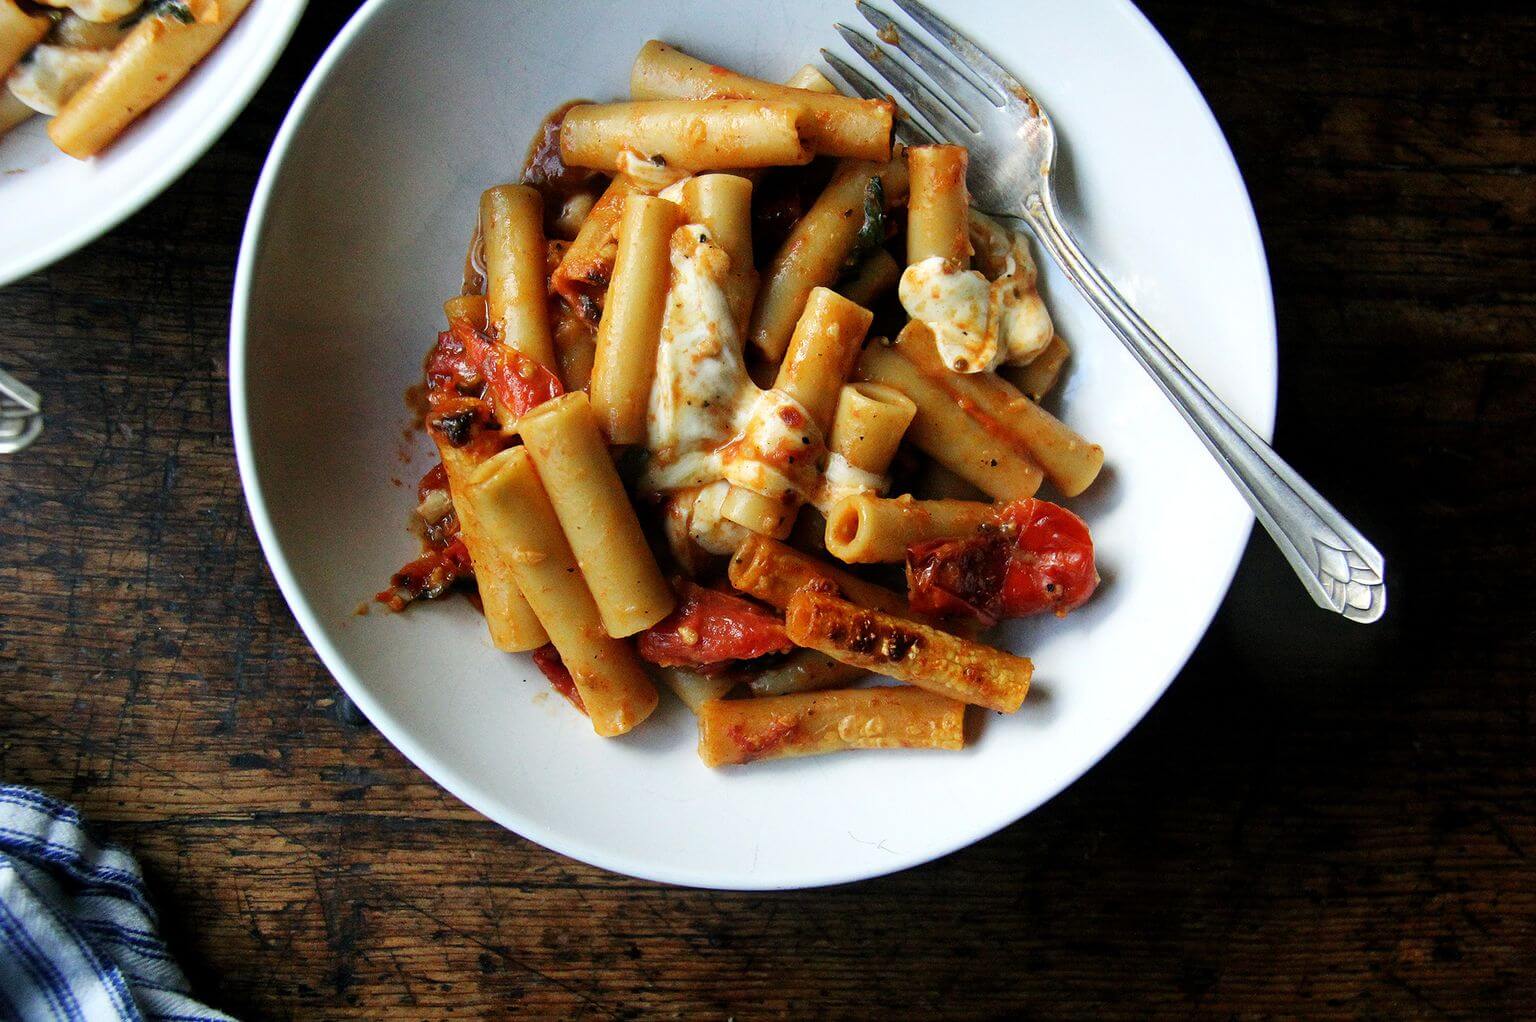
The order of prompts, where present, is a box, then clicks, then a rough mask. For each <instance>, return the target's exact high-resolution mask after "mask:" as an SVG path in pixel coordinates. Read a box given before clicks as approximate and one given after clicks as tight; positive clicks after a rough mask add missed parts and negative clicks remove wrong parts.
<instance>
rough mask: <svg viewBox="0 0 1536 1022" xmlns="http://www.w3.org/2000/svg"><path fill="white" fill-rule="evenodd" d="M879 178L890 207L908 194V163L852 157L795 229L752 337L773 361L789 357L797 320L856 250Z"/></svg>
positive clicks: (770, 274) (768, 279)
mask: <svg viewBox="0 0 1536 1022" xmlns="http://www.w3.org/2000/svg"><path fill="white" fill-rule="evenodd" d="M874 177H878V178H880V181H881V188H882V191H883V194H884V196H885V204H886V207H887V208H889V207H891V206H892V205H895V204H897V203H899V202H900V201H901V200H903V199H905V198H906V194H907V161H906V160H905V159H902V158H901V157H897V158H896V159H894V160H892V161H890V162H889V163H883V164H882V163H865V162H862V161H858V160H846V161H844V162H843V163H841V164H840V165H839V166H838V168H837V170H836V171H834V172H833V174H832V180H831V181H829V182H828V183H827V187H826V188H825V189H824V190H823V191H822V193H821V195H820V196H818V197H817V199H816V201H815V203H813V204H812V205H811V208H810V209H808V210H806V213H805V215H804V216H803V217H801V218H800V219H799V220H798V221H797V222H796V223H795V226H794V228H793V229H792V230H790V232H789V237H788V238H786V239H785V241H784V244H783V245H782V246H781V247H780V248H779V251H778V253H777V254H776V255H774V257H773V261H772V262H771V263H770V264H769V266H768V271H767V273H766V274H764V277H763V287H762V292H761V293H760V294H759V295H758V297H757V307H756V308H754V309H753V310H752V325H751V327H750V328H749V330H748V331H747V338H748V340H749V341H750V342H751V344H752V345H753V346H754V347H755V348H757V350H758V351H759V352H760V353H761V354H762V356H763V357H764V358H765V359H767V360H768V361H769V362H777V361H779V359H781V358H783V357H784V352H785V350H786V349H787V348H788V347H789V339H790V337H791V335H793V334H794V332H795V323H796V322H797V321H798V320H799V319H800V313H801V312H802V311H803V310H804V309H805V301H806V299H807V298H808V297H809V296H810V293H811V291H812V290H813V289H815V288H818V287H831V286H832V284H834V283H835V282H836V281H837V276H838V274H839V273H841V272H842V269H843V264H844V263H846V262H847V261H848V256H849V255H850V254H851V253H852V252H853V248H854V245H855V244H856V243H857V241H858V237H859V229H860V228H861V227H862V226H863V224H864V199H865V195H866V192H867V191H868V189H869V182H870V179H871V178H874Z"/></svg>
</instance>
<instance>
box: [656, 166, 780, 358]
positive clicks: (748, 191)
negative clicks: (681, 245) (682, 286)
mask: <svg viewBox="0 0 1536 1022" xmlns="http://www.w3.org/2000/svg"><path fill="white" fill-rule="evenodd" d="M683 209H684V210H685V211H686V213H687V218H688V219H687V222H688V223H690V224H699V225H701V226H702V227H704V228H705V229H706V230H707V231H708V232H709V240H710V241H712V242H714V243H715V244H716V245H719V246H720V247H721V248H723V249H725V254H726V255H728V256H730V258H731V271H730V274H729V276H727V277H726V278H725V294H726V297H727V298H728V299H729V300H730V303H731V316H732V317H733V318H734V319H735V320H736V328H737V329H738V330H739V331H741V332H742V334H743V335H745V332H746V329H747V323H748V321H749V319H750V318H751V316H752V301H753V299H754V298H756V297H757V270H756V269H755V268H754V267H753V265H752V182H751V181H749V180H747V179H746V178H744V177H740V176H738V175H735V174H700V175H699V176H697V177H691V178H689V179H688V180H687V181H685V182H683ZM662 262H663V265H665V262H666V260H665V259H663V260H662Z"/></svg>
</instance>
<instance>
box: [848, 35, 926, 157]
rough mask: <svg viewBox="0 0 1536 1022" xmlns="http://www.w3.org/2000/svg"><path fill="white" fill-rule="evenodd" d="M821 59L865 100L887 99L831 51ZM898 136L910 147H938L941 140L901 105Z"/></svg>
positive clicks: (897, 127) (898, 109) (875, 86)
mask: <svg viewBox="0 0 1536 1022" xmlns="http://www.w3.org/2000/svg"><path fill="white" fill-rule="evenodd" d="M821 58H822V59H823V60H825V61H826V62H827V63H828V64H831V65H832V70H834V71H836V72H837V75H838V77H839V78H841V79H842V80H843V81H845V82H847V83H848V87H849V88H850V89H852V90H853V91H854V92H856V93H858V94H859V95H860V96H863V97H864V98H865V99H885V98H886V97H887V96H888V95H889V93H887V92H886V91H885V90H884V89H882V88H880V87H879V86H878V85H876V84H875V83H874V82H872V81H870V80H869V79H868V78H866V77H865V76H864V74H863V73H862V72H860V71H857V70H855V69H854V67H853V65H851V64H849V63H848V62H847V61H846V60H844V59H843V58H842V57H839V56H838V55H837V54H835V53H833V52H832V51H830V50H825V49H824V50H822V51H821ZM896 134H897V135H898V136H899V137H900V138H901V140H902V141H903V142H905V143H907V144H908V145H938V144H939V140H938V139H936V138H934V137H933V135H932V134H930V133H929V131H928V129H927V128H925V127H923V126H922V125H921V124H919V123H918V122H917V120H916V119H915V118H914V117H913V116H912V115H911V114H910V113H908V112H907V108H906V107H904V106H902V105H901V104H900V103H897V104H896Z"/></svg>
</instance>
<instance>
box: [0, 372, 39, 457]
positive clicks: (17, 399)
mask: <svg viewBox="0 0 1536 1022" xmlns="http://www.w3.org/2000/svg"><path fill="white" fill-rule="evenodd" d="M42 431H43V399H42V398H41V397H39V396H38V394H37V391H35V390H33V389H32V388H31V387H29V386H27V385H26V384H25V383H22V382H21V381H20V380H18V379H16V377H14V376H12V375H11V374H10V373H8V372H6V371H5V370H4V369H0V454H15V453H16V452H17V451H19V450H21V449H22V448H24V447H26V446H28V445H29V444H31V443H32V441H34V440H36V439H37V437H38V434H40V433H42Z"/></svg>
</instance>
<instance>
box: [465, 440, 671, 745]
mask: <svg viewBox="0 0 1536 1022" xmlns="http://www.w3.org/2000/svg"><path fill="white" fill-rule="evenodd" d="M470 486H471V488H472V489H474V490H476V491H478V492H477V495H476V500H477V504H476V506H477V508H478V509H479V510H480V512H481V514H480V520H481V523H482V524H483V525H484V527H485V529H486V532H487V534H488V535H489V536H490V537H491V543H492V547H493V549H494V556H495V557H496V558H497V559H499V560H500V561H502V562H505V563H506V564H508V565H510V566H511V570H512V573H513V575H514V576H515V577H516V579H517V582H518V585H519V586H520V587H521V588H522V591H523V595H525V596H526V597H527V598H528V602H529V603H530V604H531V605H532V606H533V611H534V613H535V614H536V615H538V618H539V622H540V623H541V624H542V625H543V626H544V630H545V631H546V632H548V633H549V639H550V641H551V642H553V643H554V644H555V649H556V650H557V651H558V652H559V653H560V659H562V660H563V661H565V666H566V669H567V670H569V671H570V672H571V680H572V681H573V682H575V684H576V691H577V692H578V693H580V695H581V701H582V704H583V705H584V706H585V707H586V708H587V716H588V717H590V718H591V720H592V730H593V731H596V732H597V733H598V734H600V735H602V736H604V737H605V738H607V737H613V736H614V735H621V734H623V733H624V732H626V731H628V730H630V729H631V728H633V727H634V726H635V725H637V724H639V723H640V722H641V721H642V720H644V719H645V718H646V717H648V716H650V714H651V711H652V710H654V709H655V708H656V686H655V685H653V684H652V683H651V679H650V678H649V677H647V676H646V673H645V670H644V669H643V668H642V667H641V666H640V661H639V660H638V659H637V658H636V656H635V653H634V650H633V649H631V648H630V646H629V644H628V643H627V642H624V641H623V640H621V639H615V638H612V637H611V636H609V634H608V632H607V631H606V630H605V629H604V628H603V621H602V616H601V614H599V612H598V609H597V604H596V603H595V602H594V601H593V599H592V593H591V592H590V591H589V590H588V589H587V583H586V580H585V578H584V577H583V575H582V573H581V570H580V568H579V567H578V566H577V564H576V557H575V555H574V554H572V553H571V547H570V544H569V543H568V542H566V538H565V534H564V532H563V531H562V530H561V528H560V521H559V519H558V518H556V517H555V509H554V508H553V507H552V506H551V505H550V502H549V497H548V495H547V494H546V493H545V492H544V487H543V485H542V484H541V483H540V481H539V476H538V473H537V472H536V471H535V469H534V466H533V460H532V459H531V458H530V457H529V456H528V451H527V449H526V448H524V447H513V448H511V449H510V450H506V451H502V452H501V453H500V454H498V455H496V456H495V457H493V458H490V459H488V460H487V461H486V462H485V463H484V464H483V465H481V466H480V467H479V468H478V469H476V470H475V474H474V476H473V477H472V479H471V481H470Z"/></svg>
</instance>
